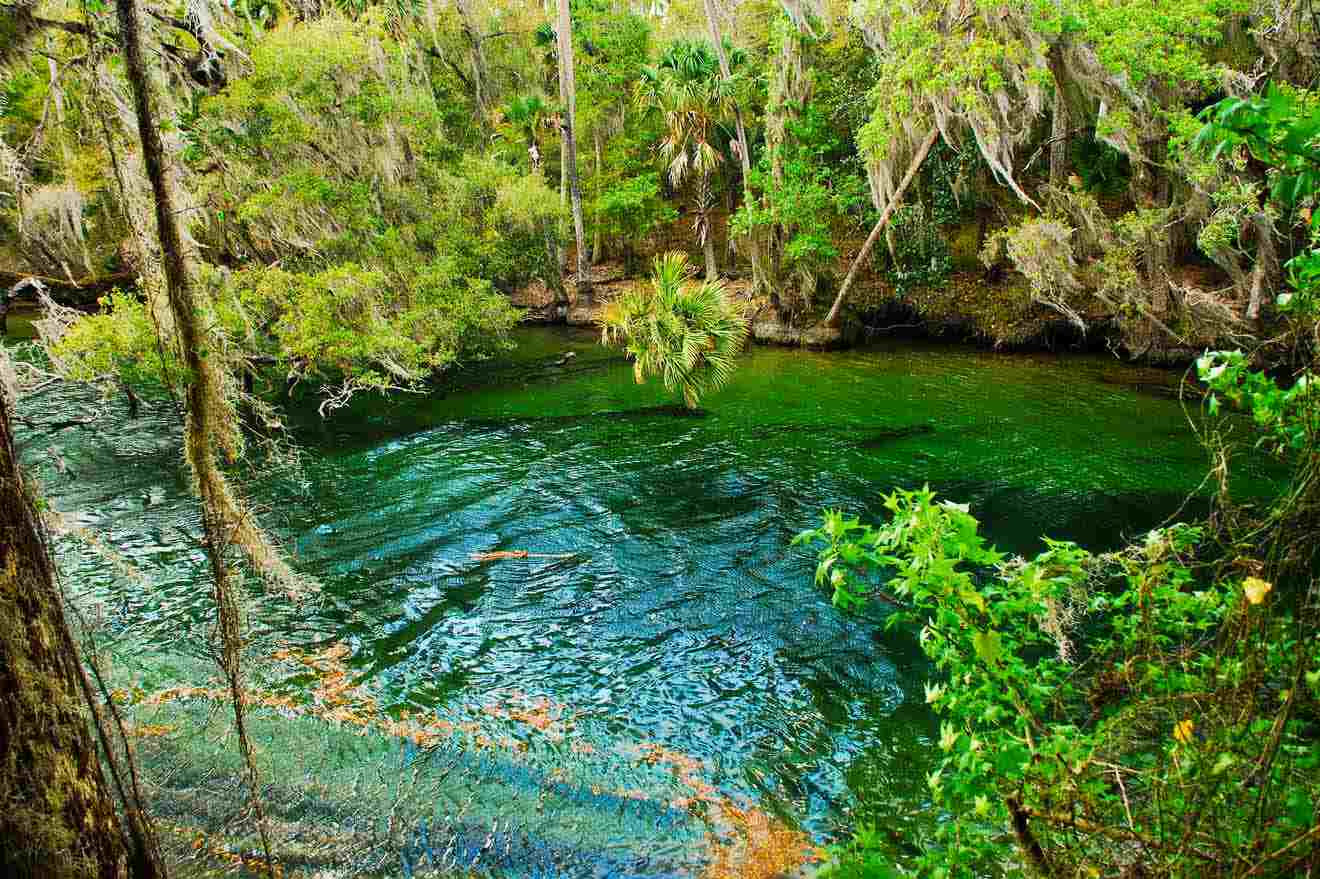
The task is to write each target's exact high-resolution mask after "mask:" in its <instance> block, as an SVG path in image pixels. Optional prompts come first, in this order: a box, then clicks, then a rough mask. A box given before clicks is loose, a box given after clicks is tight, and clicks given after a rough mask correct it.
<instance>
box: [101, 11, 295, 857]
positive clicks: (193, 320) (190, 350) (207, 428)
mask: <svg viewBox="0 0 1320 879" xmlns="http://www.w3.org/2000/svg"><path fill="white" fill-rule="evenodd" d="M115 5H116V8H117V11H118V18H119V34H120V40H121V41H122V43H123V55H124V72H125V74H126V75H127V77H128V81H129V85H130V87H131V88H132V94H133V106H134V111H135V113H136V116H137V127H138V136H139V138H140V139H141V141H142V162H143V165H144V167H145V169H146V175H147V178H148V180H149V181H150V183H151V189H152V194H153V195H154V197H155V208H156V233H157V235H159V237H160V246H161V261H162V268H163V270H164V274H165V286H166V293H167V295H168V298H169V303H170V311H171V313H172V315H173V317H174V325H175V331H176V332H177V333H178V337H179V347H180V351H181V354H182V355H183V360H184V365H185V366H186V367H187V369H188V373H189V382H188V389H187V393H186V395H185V407H184V413H185V415H184V453H185V456H186V457H187V459H188V464H189V467H190V468H191V470H192V474H193V478H194V479H195V481H196V487H197V493H198V495H199V496H200V498H201V507H202V528H203V532H204V535H205V538H206V540H205V549H206V555H207V558H208V560H209V561H210V564H211V573H212V578H213V581H214V582H213V586H214V590H213V596H214V599H215V603H216V616H217V618H218V623H219V625H218V628H219V633H220V642H221V643H220V666H221V670H222V671H223V672H224V674H225V677H226V679H227V681H228V684H229V691H230V698H231V700H232V702H233V709H234V729H235V732H236V733H237V738H238V744H239V749H240V751H241V753H242V756H243V761H244V765H245V769H246V775H247V778H246V781H247V786H248V791H249V794H250V796H251V805H252V811H253V816H254V818H255V820H256V825H257V830H258V832H259V834H260V837H261V844H262V848H263V850H264V854H265V856H266V862H267V867H268V868H269V869H270V870H271V871H272V872H273V871H274V869H275V864H274V860H273V857H272V854H271V846H270V839H269V834H268V831H267V827H266V820H265V813H264V810H263V809H262V806H261V799H260V796H259V791H260V784H259V780H258V776H257V766H256V757H255V755H254V753H253V749H252V745H251V741H250V739H249V738H248V735H247V724H246V721H245V719H244V693H243V684H242V676H241V673H240V668H239V659H240V652H241V650H242V638H241V633H240V631H239V613H238V601H237V598H236V597H235V594H234V589H235V586H234V583H233V582H232V579H231V576H230V572H229V568H228V565H227V562H226V559H225V553H226V550H227V548H228V546H229V545H230V543H231V542H234V541H236V542H239V543H241V544H243V545H244V548H245V549H246V550H247V552H248V553H249V555H251V556H253V557H261V558H262V560H263V561H265V562H266V563H267V564H268V565H269V566H272V567H277V568H278V567H281V566H282V562H280V560H279V559H278V556H276V555H275V553H274V551H273V550H272V549H271V548H270V547H269V546H268V545H266V544H265V541H264V537H263V536H262V535H261V534H260V532H259V531H258V530H257V529H256V526H255V524H254V523H253V521H252V519H251V514H250V513H248V511H247V510H246V509H245V508H243V507H242V505H241V504H240V503H239V501H238V499H237V498H236V497H235V496H234V494H233V492H232V490H231V489H230V487H229V482H228V480H227V479H226V478H225V475H224V473H223V472H222V471H221V470H220V467H219V465H218V462H217V460H216V455H217V452H218V450H220V449H224V450H225V451H226V452H227V453H228V454H230V455H231V456H232V455H236V454H237V440H236V437H235V434H234V432H235V431H236V429H237V428H236V427H235V425H234V419H233V414H232V408H231V406H230V404H229V400H228V397H227V395H226V392H225V379H226V377H225V374H224V366H223V364H222V363H221V362H219V360H218V358H217V357H216V356H208V355H207V351H208V349H211V350H214V349H215V348H216V347H217V346H215V345H214V344H211V343H210V341H209V339H208V334H207V331H206V329H205V327H204V324H203V320H204V314H205V311H206V309H205V305H206V303H205V300H204V297H203V296H201V295H199V293H198V291H197V289H196V287H195V286H194V284H193V283H192V278H191V277H190V275H189V270H188V265H187V262H186V259H185V255H184V250H183V246H184V245H183V236H182V233H181V231H180V229H179V225H178V213H177V212H176V211H175V209H174V204H173V201H174V200H173V194H172V193H171V190H170V186H169V181H168V180H167V176H166V174H167V172H166V167H165V148H164V145H163V143H162V142H161V137H160V130H159V129H158V128H157V126H156V121H155V114H154V112H153V110H152V106H151V105H152V94H151V86H150V84H149V82H148V80H147V74H146V66H145V64H144V63H143V59H142V44H141V33H140V30H141V29H140V23H139V16H138V8H137V0H118V2H117V3H116V4H115ZM290 576H291V575H290Z"/></svg>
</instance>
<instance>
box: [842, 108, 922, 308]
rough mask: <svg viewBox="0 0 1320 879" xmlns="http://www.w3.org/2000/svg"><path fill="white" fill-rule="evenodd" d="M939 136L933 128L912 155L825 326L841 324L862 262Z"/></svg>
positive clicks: (845, 279)
mask: <svg viewBox="0 0 1320 879" xmlns="http://www.w3.org/2000/svg"><path fill="white" fill-rule="evenodd" d="M939 136H940V130H939V128H938V127H936V128H932V129H931V130H930V133H929V134H927V135H926V139H925V140H923V141H922V142H921V146H920V147H919V148H918V149H917V152H916V155H914V156H913V157H912V163H911V164H910V165H908V169H907V173H906V174H904V175H903V180H902V181H901V182H900V183H899V184H898V189H897V190H895V192H894V196H893V198H891V199H889V204H887V205H885V209H884V212H883V213H881V214H880V219H879V220H877V221H876V223H875V228H873V229H872V230H871V234H870V235H868V236H867V237H866V243H865V244H863V245H862V249H861V250H860V251H858V252H857V258H856V259H854V260H853V264H852V268H850V269H848V276H847V277H846V278H844V279H843V286H842V287H840V288H839V295H838V296H836V297H834V304H833V305H831V306H830V313H829V314H828V315H826V316H825V326H827V327H837V326H838V325H839V323H840V315H841V313H842V310H843V303H844V300H845V299H847V298H848V290H849V288H850V287H852V284H853V280H854V279H855V278H856V277H857V272H858V271H859V270H860V269H861V267H862V262H863V261H864V260H865V259H866V257H867V255H868V254H869V253H870V252H871V248H872V247H874V246H875V241H876V239H877V238H879V237H880V233H881V232H883V231H884V230H885V227H886V226H888V225H889V218H890V217H892V216H893V215H894V211H895V209H897V208H898V205H899V203H900V202H902V200H903V195H904V194H905V193H906V192H907V189H908V187H909V186H911V185H912V180H913V179H914V178H915V177H916V176H917V172H918V171H920V170H921V163H922V162H924V161H926V156H927V155H929V154H930V148H931V147H933V146H935V141H936V140H938V139H939Z"/></svg>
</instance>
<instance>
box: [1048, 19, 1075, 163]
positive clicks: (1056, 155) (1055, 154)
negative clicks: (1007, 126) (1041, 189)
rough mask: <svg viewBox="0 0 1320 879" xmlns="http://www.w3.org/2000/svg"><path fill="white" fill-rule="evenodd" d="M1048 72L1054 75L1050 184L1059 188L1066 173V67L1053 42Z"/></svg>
mask: <svg viewBox="0 0 1320 879" xmlns="http://www.w3.org/2000/svg"><path fill="white" fill-rule="evenodd" d="M1046 61H1047V63H1048V65H1049V69H1050V73H1051V75H1052V76H1053V77H1054V106H1053V108H1052V116H1051V126H1050V186H1053V187H1055V188H1056V189H1057V188H1061V187H1062V186H1063V184H1064V182H1065V179H1066V177H1067V174H1068V129H1069V125H1070V124H1071V122H1070V120H1069V113H1068V90H1067V69H1066V68H1065V67H1064V63H1063V48H1062V47H1061V46H1060V45H1058V44H1055V45H1053V46H1051V47H1050V50H1049V52H1048V53H1047V56H1046Z"/></svg>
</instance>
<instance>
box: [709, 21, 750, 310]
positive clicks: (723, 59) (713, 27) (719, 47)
mask: <svg viewBox="0 0 1320 879" xmlns="http://www.w3.org/2000/svg"><path fill="white" fill-rule="evenodd" d="M705 4H706V28H707V30H708V31H709V33H710V41H711V43H713V44H714V47H715V56H716V57H717V58H719V60H720V75H721V76H723V77H724V79H726V80H728V79H732V78H733V69H732V68H731V67H729V54H728V53H727V52H725V51H724V37H723V35H722V34H721V33H720V24H719V19H718V18H716V17H715V0H705ZM733 121H734V129H735V131H736V133H737V135H738V141H737V142H738V162H739V164H740V165H741V166H742V183H743V203H744V204H746V205H748V206H750V205H751V204H752V154H751V152H749V150H748V148H747V129H746V128H745V127H744V126H743V120H742V112H741V111H740V110H739V109H738V108H737V107H734V110H733ZM747 255H748V258H749V259H750V260H751V262H752V287H753V289H759V288H760V287H762V286H764V284H765V272H764V269H763V267H762V265H761V248H760V246H759V245H758V243H757V241H756V236H755V235H749V236H748V237H747Z"/></svg>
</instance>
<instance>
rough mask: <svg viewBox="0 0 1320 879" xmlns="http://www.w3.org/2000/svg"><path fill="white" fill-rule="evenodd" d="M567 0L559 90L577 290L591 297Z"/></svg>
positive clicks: (564, 1) (562, 1)
mask: <svg viewBox="0 0 1320 879" xmlns="http://www.w3.org/2000/svg"><path fill="white" fill-rule="evenodd" d="M568 5H569V0H559V26H558V28H557V29H556V30H557V31H558V37H559V91H560V94H561V95H562V96H563V99H564V117H563V127H564V166H565V168H566V169H567V174H568V188H569V192H570V193H571V194H572V199H573V240H574V242H575V243H576V245H577V287H578V293H580V294H581V295H582V296H584V297H585V299H586V301H587V302H590V301H591V265H590V262H589V260H588V256H587V239H586V235H585V234H584V233H583V229H582V184H581V181H580V180H579V179H578V167H577V81H576V79H575V78H574V75H573V24H572V19H571V17H570V16H569V8H568Z"/></svg>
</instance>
